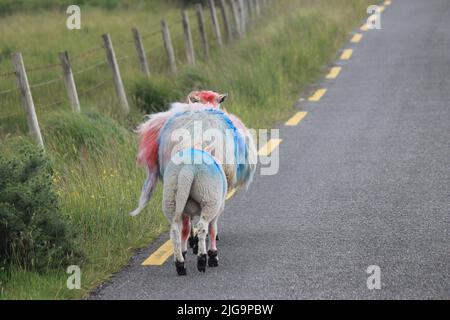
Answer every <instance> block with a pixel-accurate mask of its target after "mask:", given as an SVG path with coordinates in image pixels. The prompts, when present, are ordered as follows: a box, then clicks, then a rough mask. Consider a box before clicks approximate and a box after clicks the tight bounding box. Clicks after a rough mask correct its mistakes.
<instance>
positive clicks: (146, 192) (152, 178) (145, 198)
mask: <svg viewBox="0 0 450 320" xmlns="http://www.w3.org/2000/svg"><path fill="white" fill-rule="evenodd" d="M147 173H148V175H147V179H146V180H145V182H144V185H143V186H142V191H141V197H140V198H139V206H138V207H137V209H136V210H134V211H133V212H130V216H132V217H134V216H137V215H138V214H139V213H140V212H141V211H142V210H144V208H145V207H146V206H147V204H148V202H149V201H150V199H151V198H152V194H153V191H155V188H156V184H157V183H158V173H157V172H156V171H150V170H148V171H147Z"/></svg>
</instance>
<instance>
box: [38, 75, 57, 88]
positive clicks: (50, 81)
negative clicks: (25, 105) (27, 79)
mask: <svg viewBox="0 0 450 320" xmlns="http://www.w3.org/2000/svg"><path fill="white" fill-rule="evenodd" d="M62 79H63V78H62V77H58V78H54V79H51V80H48V81H44V82H39V83H36V84H33V85H30V88H39V87H43V86H46V85H49V84H52V83H54V82H58V81H61V80H62Z"/></svg>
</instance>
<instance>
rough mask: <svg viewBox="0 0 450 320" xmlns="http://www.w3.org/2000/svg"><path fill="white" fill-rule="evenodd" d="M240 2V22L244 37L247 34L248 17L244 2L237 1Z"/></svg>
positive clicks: (242, 0) (241, 0)
mask: <svg viewBox="0 0 450 320" xmlns="http://www.w3.org/2000/svg"><path fill="white" fill-rule="evenodd" d="M237 1H238V11H239V21H240V22H241V31H242V35H243V34H245V33H246V31H247V21H246V20H247V17H246V15H245V5H244V0H237Z"/></svg>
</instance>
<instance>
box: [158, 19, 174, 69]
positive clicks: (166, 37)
mask: <svg viewBox="0 0 450 320" xmlns="http://www.w3.org/2000/svg"><path fill="white" fill-rule="evenodd" d="M161 33H162V36H163V41H164V48H165V49H166V53H167V58H168V59H169V66H170V71H171V72H172V74H176V73H177V63H176V61H175V53H174V51H173V47H172V40H171V39H170V31H169V26H168V25H167V22H166V20H164V19H163V20H161Z"/></svg>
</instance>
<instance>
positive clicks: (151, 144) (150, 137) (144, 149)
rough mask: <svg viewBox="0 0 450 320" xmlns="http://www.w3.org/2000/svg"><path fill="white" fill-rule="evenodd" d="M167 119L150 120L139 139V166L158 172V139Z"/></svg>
mask: <svg viewBox="0 0 450 320" xmlns="http://www.w3.org/2000/svg"><path fill="white" fill-rule="evenodd" d="M165 120H166V119H155V120H150V121H151V122H150V124H149V125H148V126H147V127H146V128H144V129H143V131H142V132H141V134H140V139H139V154H138V159H137V161H138V164H140V165H146V166H147V167H148V168H149V170H150V171H152V172H154V171H155V170H156V171H157V170H158V148H159V144H158V137H159V132H160V130H161V128H162V127H163V125H164V123H165Z"/></svg>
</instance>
